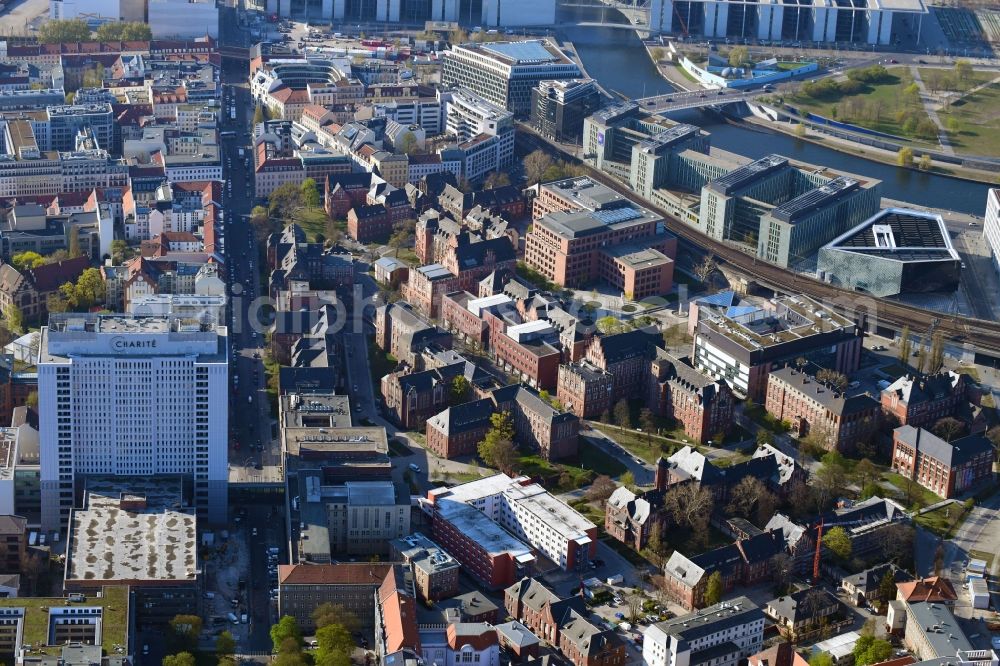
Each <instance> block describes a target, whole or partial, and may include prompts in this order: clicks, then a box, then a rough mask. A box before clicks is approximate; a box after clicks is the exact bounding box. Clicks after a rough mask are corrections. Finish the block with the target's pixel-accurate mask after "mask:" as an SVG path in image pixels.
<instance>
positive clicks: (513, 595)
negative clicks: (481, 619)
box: [504, 578, 626, 666]
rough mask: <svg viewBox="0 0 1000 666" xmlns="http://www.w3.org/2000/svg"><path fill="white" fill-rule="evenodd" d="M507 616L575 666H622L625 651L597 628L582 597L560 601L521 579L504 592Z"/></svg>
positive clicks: (611, 633)
mask: <svg viewBox="0 0 1000 666" xmlns="http://www.w3.org/2000/svg"><path fill="white" fill-rule="evenodd" d="M504 607H505V608H506V609H507V614H508V615H509V616H511V617H513V618H515V619H517V620H518V621H520V622H521V623H523V624H524V626H526V627H527V628H528V629H529V630H531V631H532V632H533V633H534V634H535V635H537V636H538V637H539V638H541V639H542V640H544V641H546V642H548V643H549V644H550V645H553V646H555V647H558V648H559V650H560V651H562V653H563V656H564V657H565V658H566V659H568V660H569V661H570V662H571V663H572V664H574V666H622V665H623V664H624V663H625V658H626V649H625V644H624V643H623V642H622V640H621V638H620V637H619V636H618V634H617V633H615V632H614V631H613V630H610V629H603V628H601V627H597V626H596V625H594V624H593V623H591V622H590V620H589V619H588V617H589V615H590V613H589V611H588V610H587V606H586V604H584V603H583V599H582V597H578V596H572V597H569V598H566V599H563V598H561V597H559V596H558V595H556V594H555V593H554V592H553V591H552V590H550V589H549V588H547V587H545V585H543V584H542V583H540V582H539V581H537V580H535V579H533V578H523V579H521V580H520V581H518V582H516V583H514V584H513V585H511V586H510V587H508V588H507V589H506V590H504Z"/></svg>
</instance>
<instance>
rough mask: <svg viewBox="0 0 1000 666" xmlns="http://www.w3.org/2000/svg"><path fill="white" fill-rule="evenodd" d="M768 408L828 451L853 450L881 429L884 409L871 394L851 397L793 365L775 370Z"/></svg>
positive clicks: (766, 404) (767, 401) (770, 387)
mask: <svg viewBox="0 0 1000 666" xmlns="http://www.w3.org/2000/svg"><path fill="white" fill-rule="evenodd" d="M764 408H765V409H766V410H767V412H768V414H770V415H771V416H773V417H774V418H776V419H778V421H787V422H788V423H791V424H792V431H793V432H795V433H796V434H797V435H798V436H799V437H803V436H805V435H809V434H812V435H814V436H816V437H817V438H818V439H819V441H821V442H822V444H823V446H824V447H825V448H826V449H827V450H828V451H831V450H837V451H840V452H842V453H843V452H849V451H853V450H854V447H855V445H856V444H857V443H858V442H859V441H864V440H865V439H867V438H869V437H871V436H872V434H873V433H874V432H875V431H876V430H877V429H878V425H879V420H880V416H881V410H880V408H879V404H878V403H877V402H875V400H873V399H872V398H870V397H868V396H867V395H864V394H861V395H854V396H848V395H847V394H845V393H844V392H842V391H840V390H838V389H836V388H834V387H832V386H830V385H828V384H826V383H824V382H821V381H819V380H818V379H816V377H815V376H814V375H811V374H809V373H807V372H803V371H801V370H797V369H796V368H794V367H792V366H786V367H784V368H778V369H777V370H772V371H771V374H770V376H769V377H768V380H767V394H766V398H765V401H764Z"/></svg>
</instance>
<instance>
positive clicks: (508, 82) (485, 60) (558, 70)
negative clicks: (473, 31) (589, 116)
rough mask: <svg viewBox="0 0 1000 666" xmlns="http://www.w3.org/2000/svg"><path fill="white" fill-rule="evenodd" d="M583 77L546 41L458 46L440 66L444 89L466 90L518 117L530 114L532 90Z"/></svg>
mask: <svg viewBox="0 0 1000 666" xmlns="http://www.w3.org/2000/svg"><path fill="white" fill-rule="evenodd" d="M533 23H537V22H535V21H533ZM581 76H582V74H581V73H580V68H579V67H577V65H576V63H575V62H573V61H572V60H570V59H569V58H568V57H567V56H566V54H565V53H563V52H562V51H560V50H559V48H558V47H557V46H555V45H554V44H552V43H550V42H548V41H546V40H528V41H523V42H492V43H489V44H456V45H453V46H452V47H451V50H450V51H447V52H445V54H444V58H443V59H442V63H441V82H442V83H443V84H444V85H445V86H449V87H450V86H464V87H466V88H468V89H469V90H471V91H472V92H474V93H475V94H477V95H479V96H480V97H482V98H483V99H485V100H487V101H489V102H492V103H493V104H496V105H497V106H499V107H502V108H505V109H507V110H508V111H512V112H513V113H514V114H515V115H519V116H527V115H528V114H530V113H531V90H532V88H534V87H535V86H536V85H538V82H539V81H549V80H553V81H558V80H562V79H578V78H580V77H581Z"/></svg>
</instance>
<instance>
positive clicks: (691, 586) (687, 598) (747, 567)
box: [664, 530, 785, 611]
mask: <svg viewBox="0 0 1000 666" xmlns="http://www.w3.org/2000/svg"><path fill="white" fill-rule="evenodd" d="M784 550H785V539H784V536H783V535H782V532H781V530H771V531H769V532H761V533H760V534H757V535H754V536H752V537H750V538H749V539H741V540H738V541H736V542H734V543H731V544H729V545H727V546H722V547H721V548H715V549H713V550H710V551H708V552H705V553H702V554H701V555H696V556H694V557H692V558H687V557H685V556H684V555H682V554H681V552H680V551H674V553H673V555H671V556H670V559H669V560H668V561H667V564H666V566H665V567H664V579H665V592H666V594H667V596H669V597H670V598H672V599H673V600H674V601H676V602H677V603H678V604H680V605H681V606H683V607H684V608H686V609H687V610H689V611H690V610H694V609H696V608H702V607H704V606H705V605H706V604H705V590H706V588H707V587H708V579H709V577H711V575H712V574H713V573H714V572H716V571H718V572H720V574H721V575H722V583H723V589H724V591H725V592H730V591H732V590H733V589H734V588H735V587H736V586H737V585H742V586H750V585H756V584H758V583H762V582H764V581H766V580H770V579H771V577H772V575H773V566H772V562H773V560H774V558H775V557H776V556H777V555H778V554H779V553H783V552H784Z"/></svg>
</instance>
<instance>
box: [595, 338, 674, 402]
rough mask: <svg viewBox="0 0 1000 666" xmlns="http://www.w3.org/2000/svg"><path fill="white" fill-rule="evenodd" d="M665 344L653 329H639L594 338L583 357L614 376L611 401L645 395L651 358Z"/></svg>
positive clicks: (612, 377) (612, 378)
mask: <svg viewBox="0 0 1000 666" xmlns="http://www.w3.org/2000/svg"><path fill="white" fill-rule="evenodd" d="M662 344H663V336H662V335H661V334H660V332H659V331H658V330H657V329H656V328H654V327H649V328H638V329H635V330H632V331H627V332H625V333H615V334H613V335H604V336H600V337H595V338H594V339H593V340H592V341H591V343H590V346H589V347H588V348H587V353H586V355H585V356H584V358H585V359H586V360H587V361H589V362H590V363H591V364H592V365H593V366H594V367H596V368H600V369H601V370H604V371H605V372H607V373H608V374H610V375H611V402H612V404H614V403H616V402H618V401H619V400H621V399H622V398H630V399H631V398H644V397H646V382H647V378H648V376H649V361H650V359H651V358H652V357H653V353H654V350H655V349H656V348H657V347H658V346H660V345H662Z"/></svg>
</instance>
